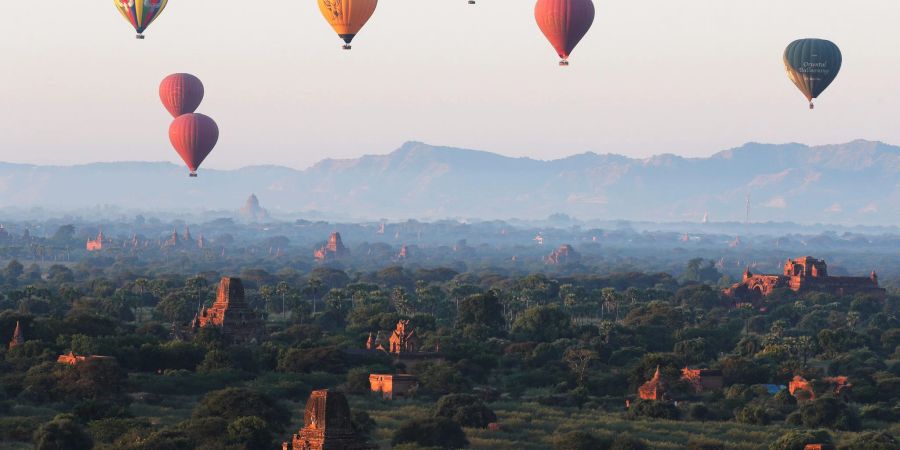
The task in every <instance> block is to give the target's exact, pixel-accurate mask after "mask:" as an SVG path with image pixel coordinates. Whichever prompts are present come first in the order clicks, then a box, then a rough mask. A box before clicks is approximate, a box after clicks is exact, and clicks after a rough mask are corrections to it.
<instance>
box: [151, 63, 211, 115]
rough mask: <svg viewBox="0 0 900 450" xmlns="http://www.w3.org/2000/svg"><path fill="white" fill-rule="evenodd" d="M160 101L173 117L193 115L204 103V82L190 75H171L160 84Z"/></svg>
mask: <svg viewBox="0 0 900 450" xmlns="http://www.w3.org/2000/svg"><path fill="white" fill-rule="evenodd" d="M159 99H160V100H162V102H163V106H165V107H166V109H167V110H169V113H170V114H172V117H178V116H180V115H182V114H189V113H192V112H194V111H196V110H197V108H199V107H200V102H202V101H203V82H202V81H200V79H199V78H197V77H195V76H193V75H191V74H189V73H176V74H172V75H169V76H167V77H166V78H165V79H163V80H162V83H160V84H159Z"/></svg>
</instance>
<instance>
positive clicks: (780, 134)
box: [0, 0, 900, 168]
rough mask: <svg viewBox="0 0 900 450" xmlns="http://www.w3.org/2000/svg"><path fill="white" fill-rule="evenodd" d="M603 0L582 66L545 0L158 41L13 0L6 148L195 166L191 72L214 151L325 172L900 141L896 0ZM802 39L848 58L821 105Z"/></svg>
mask: <svg viewBox="0 0 900 450" xmlns="http://www.w3.org/2000/svg"><path fill="white" fill-rule="evenodd" d="M75 3H78V5H77V6H76V5H75ZM595 3H596V5H597V19H596V21H595V23H594V28H593V29H592V30H591V32H590V33H589V34H588V35H587V37H586V38H585V40H584V41H582V43H581V45H580V46H579V47H578V49H577V50H576V51H575V52H574V54H573V56H572V66H571V67H569V68H567V69H562V68H559V67H557V65H556V62H557V58H556V55H555V54H554V52H553V50H552V49H551V48H550V46H549V44H547V42H546V41H545V40H544V37H543V36H542V35H541V33H540V31H539V30H538V29H537V26H536V25H535V23H534V18H533V6H534V1H533V0H478V5H476V6H469V5H467V4H466V0H382V1H381V2H380V5H379V7H378V10H377V11H376V13H375V15H374V17H373V18H372V20H371V21H370V22H369V24H368V25H367V27H366V28H365V29H364V30H363V32H362V33H361V34H360V35H359V37H358V38H357V40H356V41H355V42H354V50H353V51H352V52H344V51H342V50H341V49H340V44H341V42H340V41H339V40H338V38H337V37H336V36H335V35H334V33H333V32H332V30H331V29H330V28H329V26H328V25H327V24H326V23H325V22H324V20H323V19H322V17H321V15H320V14H319V11H318V8H317V6H316V2H315V1H314V0H298V1H279V2H272V1H241V0H170V2H169V7H168V8H167V10H166V11H165V12H164V13H163V15H162V16H161V17H160V19H159V20H158V21H157V22H156V23H154V24H153V26H151V28H150V29H149V31H148V32H147V39H146V40H145V41H138V40H136V39H134V32H133V30H132V29H131V28H130V27H129V25H128V24H127V23H126V22H125V21H124V20H123V19H122V18H121V17H120V16H119V14H118V13H117V12H116V10H115V8H114V6H113V5H112V2H111V1H109V0H96V1H95V0H91V1H81V2H61V1H58V0H57V1H34V0H6V2H5V3H4V8H3V14H2V15H0V52H2V54H3V55H4V62H5V63H4V64H3V65H2V67H0V100H2V101H0V161H9V162H28V163H40V164H50V163H55V164H74V163H84V162H96V161H122V160H141V161H147V160H150V161H161V160H166V161H173V162H177V161H179V160H178V157H177V156H176V154H175V152H174V151H173V150H172V149H171V147H170V145H169V142H168V136H167V129H168V124H169V121H170V120H171V118H170V117H169V116H168V114H167V113H166V111H165V110H164V109H163V107H162V106H161V105H160V103H159V99H158V96H157V86H158V83H159V81H160V80H161V79H162V78H163V77H164V76H165V75H167V74H169V73H172V72H190V73H193V74H195V75H197V76H199V77H200V78H201V79H202V80H203V81H204V83H205V85H206V92H207V95H206V100H205V101H204V103H203V105H201V107H200V109H199V111H198V112H202V113H205V114H207V115H209V116H211V117H213V118H214V119H215V120H216V121H217V122H218V123H219V126H220V128H221V130H222V135H221V139H220V143H219V146H218V147H217V148H216V150H215V151H214V153H213V154H212V155H211V156H210V157H209V159H207V162H206V164H205V167H207V168H234V167H240V166H244V165H250V164H280V165H287V166H292V167H297V168H304V167H307V166H309V165H310V164H312V163H314V162H316V161H318V160H321V159H323V158H348V157H356V156H359V155H362V154H373V153H375V154H380V153H388V152H390V151H392V150H393V149H395V148H396V147H398V146H399V145H400V144H402V143H403V142H404V141H407V140H420V141H425V142H428V143H432V144H438V145H448V146H459V147H467V148H476V149H483V150H488V151H493V152H497V153H501V154H505V155H510V156H529V157H534V158H540V159H553V158H559V157H563V156H567V155H570V154H573V153H579V152H583V151H594V152H599V153H605V152H614V153H622V154H626V155H630V156H648V155H652V154H657V153H665V152H669V153H677V154H682V155H688V156H704V155H709V154H711V153H713V152H715V151H718V150H721V149H725V148H730V147H733V146H737V145H740V144H742V143H744V142H747V141H762V142H789V141H797V142H804V143H810V144H822V143H838V142H845V141H849V140H852V139H856V138H867V139H878V140H884V141H887V142H891V143H900V126H897V117H898V111H900V89H897V86H898V84H897V83H898V79H900V56H898V53H897V48H900V31H898V28H897V25H896V18H897V17H898V16H900V2H898V1H897V0H865V1H848V0H790V1H786V0H607V1H603V0H595ZM801 37H821V38H827V39H831V40H833V41H835V42H836V43H837V44H838V45H839V46H840V47H841V49H842V51H843V53H844V68H843V71H842V73H841V74H840V76H839V77H838V79H837V81H836V82H835V84H834V85H832V87H831V88H830V89H829V90H828V91H827V92H826V93H825V94H824V95H823V96H822V98H821V99H820V101H819V102H818V108H817V109H816V111H815V112H810V111H808V110H807V109H806V104H805V101H804V99H803V97H802V96H801V95H800V93H799V92H798V91H797V90H796V89H795V88H794V87H793V86H792V85H791V83H790V82H789V81H788V80H787V77H786V76H785V74H784V70H783V66H782V62H781V54H782V51H783V49H784V47H785V46H786V45H787V44H788V43H789V42H790V41H791V40H793V39H795V38H801Z"/></svg>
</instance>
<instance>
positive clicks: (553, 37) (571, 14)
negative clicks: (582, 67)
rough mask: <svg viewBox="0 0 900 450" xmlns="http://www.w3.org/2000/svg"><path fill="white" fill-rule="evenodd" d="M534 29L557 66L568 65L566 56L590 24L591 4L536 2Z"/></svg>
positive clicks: (582, 1) (577, 0)
mask: <svg viewBox="0 0 900 450" xmlns="http://www.w3.org/2000/svg"><path fill="white" fill-rule="evenodd" d="M534 18H535V20H537V24H538V27H540V29H541V31H542V32H543V33H544V36H546V37H547V40H548V41H550V45H552V46H553V48H554V49H556V53H557V54H559V57H560V58H562V60H561V61H560V62H559V65H561V66H568V65H569V61H568V60H569V54H570V53H572V50H575V46H576V45H578V42H580V41H581V38H583V37H584V35H585V34H587V32H588V30H590V29H591V25H593V24H594V2H593V1H591V0H538V1H537V3H536V4H535V5H534Z"/></svg>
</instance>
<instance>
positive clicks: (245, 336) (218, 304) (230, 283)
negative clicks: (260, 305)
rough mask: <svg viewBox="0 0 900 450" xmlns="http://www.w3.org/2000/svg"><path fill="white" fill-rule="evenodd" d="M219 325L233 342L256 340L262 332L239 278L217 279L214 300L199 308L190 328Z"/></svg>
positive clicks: (262, 328) (261, 335) (257, 317)
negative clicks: (217, 285)
mask: <svg viewBox="0 0 900 450" xmlns="http://www.w3.org/2000/svg"><path fill="white" fill-rule="evenodd" d="M206 327H219V328H220V329H221V331H222V334H224V335H225V336H226V337H228V338H230V339H232V340H233V341H234V342H258V341H259V340H261V339H262V338H263V336H264V331H265V327H264V323H263V321H262V319H261V318H260V317H259V315H258V314H257V313H256V311H253V310H252V309H251V308H250V305H248V304H247V302H246V300H245V299H244V284H243V283H242V282H241V279H240V278H231V277H223V278H222V281H221V282H219V291H218V293H217V294H216V301H215V303H213V305H212V306H210V307H209V308H206V307H204V308H202V309H201V310H200V311H199V313H198V314H197V316H196V317H194V321H193V322H192V323H191V328H193V329H194V331H197V330H198V329H200V328H206Z"/></svg>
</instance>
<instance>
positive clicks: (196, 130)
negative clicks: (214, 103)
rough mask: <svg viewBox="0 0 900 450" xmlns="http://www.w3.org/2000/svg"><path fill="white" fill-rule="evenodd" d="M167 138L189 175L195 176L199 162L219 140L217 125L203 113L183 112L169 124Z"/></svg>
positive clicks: (200, 162)
mask: <svg viewBox="0 0 900 450" xmlns="http://www.w3.org/2000/svg"><path fill="white" fill-rule="evenodd" d="M169 140H170V141H172V146H173V147H175V151H177V152H178V154H179V155H180V156H181V159H183V160H184V163H185V164H187V166H188V169H190V170H191V175H190V176H191V177H196V176H197V169H198V168H199V167H200V164H202V163H203V160H204V159H206V157H207V156H209V153H210V152H211V151H212V149H213V148H214V147H215V146H216V142H218V141H219V126H218V125H216V122H214V121H213V120H212V119H210V118H209V117H207V116H204V115H203V114H195V113H191V114H185V115H182V116H178V117H177V118H176V119H175V120H174V121H173V122H172V125H171V126H169Z"/></svg>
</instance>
